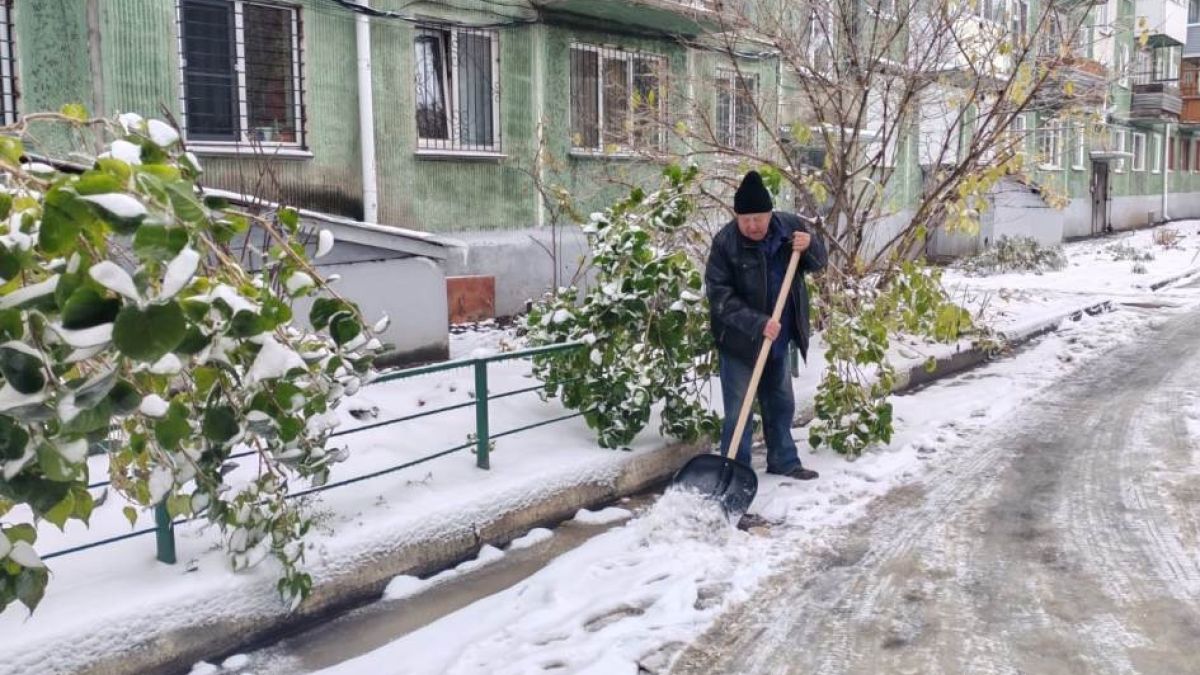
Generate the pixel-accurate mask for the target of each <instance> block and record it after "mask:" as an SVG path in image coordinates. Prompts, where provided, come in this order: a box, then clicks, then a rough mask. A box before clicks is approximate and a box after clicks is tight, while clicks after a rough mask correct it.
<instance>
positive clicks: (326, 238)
mask: <svg viewBox="0 0 1200 675" xmlns="http://www.w3.org/2000/svg"><path fill="white" fill-rule="evenodd" d="M333 243H334V239H333V233H332V232H330V231H329V230H321V233H320V234H318V235H317V253H316V255H315V256H314V257H316V258H323V257H325V256H326V255H327V254H328V253H329V252H330V251H332V250H333Z"/></svg>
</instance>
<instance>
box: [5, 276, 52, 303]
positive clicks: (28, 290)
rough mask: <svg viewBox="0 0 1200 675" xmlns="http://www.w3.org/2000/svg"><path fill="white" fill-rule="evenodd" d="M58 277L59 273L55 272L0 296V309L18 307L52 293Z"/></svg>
mask: <svg viewBox="0 0 1200 675" xmlns="http://www.w3.org/2000/svg"><path fill="white" fill-rule="evenodd" d="M59 278H60V277H59V275H57V274H55V275H52V276H50V277H49V278H47V279H45V280H44V281H40V282H38V283H36V284H33V285H30V286H22V287H21V288H18V289H17V290H15V291H13V292H12V293H9V294H8V295H5V296H3V297H0V309H10V308H12V307H19V306H21V305H23V304H25V303H27V302H30V301H32V300H36V299H38V298H44V297H46V296H47V295H50V294H52V293H54V290H55V289H56V288H58V280H59Z"/></svg>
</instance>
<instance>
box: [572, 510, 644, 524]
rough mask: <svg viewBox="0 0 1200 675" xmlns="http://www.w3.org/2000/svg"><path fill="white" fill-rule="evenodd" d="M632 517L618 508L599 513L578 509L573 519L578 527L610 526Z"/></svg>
mask: <svg viewBox="0 0 1200 675" xmlns="http://www.w3.org/2000/svg"><path fill="white" fill-rule="evenodd" d="M632 517H633V512H632V511H630V510H629V509H623V508H621V507H619V506H610V507H608V508H605V509H601V510H599V511H589V510H588V509H579V511H577V512H576V513H575V518H574V519H573V520H574V521H575V522H576V523H579V524H580V525H611V524H613V523H619V522H621V521H622V520H628V519H630V518H632Z"/></svg>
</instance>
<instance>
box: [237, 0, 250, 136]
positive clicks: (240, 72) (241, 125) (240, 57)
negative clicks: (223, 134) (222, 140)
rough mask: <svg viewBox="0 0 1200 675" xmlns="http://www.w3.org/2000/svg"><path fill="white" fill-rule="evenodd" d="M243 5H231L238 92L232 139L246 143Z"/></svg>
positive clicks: (247, 118)
mask: <svg viewBox="0 0 1200 675" xmlns="http://www.w3.org/2000/svg"><path fill="white" fill-rule="evenodd" d="M244 9H245V7H244V3H242V2H241V0H238V1H237V2H234V3H233V35H234V43H233V45H234V54H235V56H234V60H233V72H234V74H235V75H236V77H237V92H238V128H237V129H236V130H235V131H234V138H236V139H237V140H239V141H242V142H246V141H248V140H249V139H250V110H249V108H250V101H249V96H248V94H249V90H248V89H247V87H246V24H245V15H244V12H243V10H244Z"/></svg>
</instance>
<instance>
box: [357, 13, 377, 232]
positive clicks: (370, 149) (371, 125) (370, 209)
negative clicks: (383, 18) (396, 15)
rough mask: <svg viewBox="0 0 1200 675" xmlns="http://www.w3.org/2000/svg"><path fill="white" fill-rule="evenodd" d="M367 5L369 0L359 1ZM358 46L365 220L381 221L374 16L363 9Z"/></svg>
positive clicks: (359, 118)
mask: <svg viewBox="0 0 1200 675" xmlns="http://www.w3.org/2000/svg"><path fill="white" fill-rule="evenodd" d="M359 4H361V5H363V6H364V7H366V6H369V5H370V0H359ZM355 38H356V40H355V41H356V43H357V46H358V130H359V135H360V136H361V142H362V191H363V192H362V199H363V220H364V221H365V222H368V223H378V222H379V183H378V179H377V177H376V175H375V96H374V90H373V87H374V82H373V79H372V77H371V19H370V17H368V16H367V15H366V14H365V13H362V12H360V13H359V14H358V15H357V16H356V17H355Z"/></svg>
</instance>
